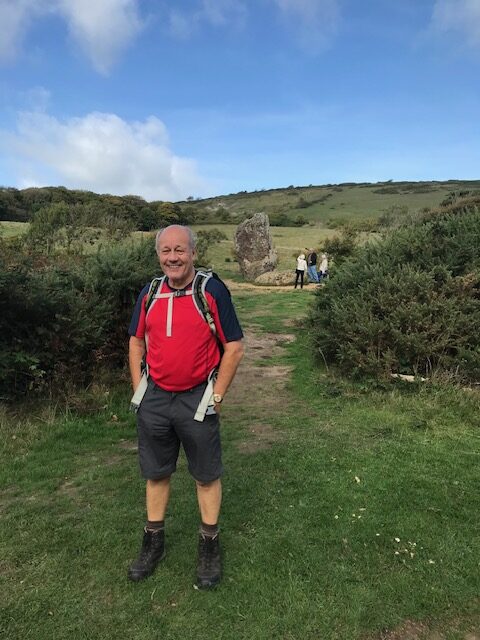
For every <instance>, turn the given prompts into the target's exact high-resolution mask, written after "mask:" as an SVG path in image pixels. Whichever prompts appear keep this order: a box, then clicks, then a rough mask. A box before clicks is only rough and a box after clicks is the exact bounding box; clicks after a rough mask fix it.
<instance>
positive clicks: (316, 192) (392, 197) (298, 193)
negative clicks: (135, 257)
mask: <svg viewBox="0 0 480 640" xmlns="http://www.w3.org/2000/svg"><path fill="white" fill-rule="evenodd" d="M385 188H387V189H396V190H397V191H398V193H392V194H389V193H382V192H381V193H375V192H376V191H379V190H380V191H382V190H383V189H385ZM467 189H480V181H453V180H452V181H447V182H424V183H418V182H417V183H415V182H412V183H395V182H393V183H378V184H366V185H353V184H352V185H336V186H333V185H330V186H318V187H314V186H312V187H301V188H300V187H299V188H295V189H275V190H271V191H260V192H254V193H244V194H232V195H230V196H219V197H217V198H211V199H207V200H201V201H196V202H192V203H191V204H190V205H189V204H188V203H186V204H187V206H194V207H197V208H203V207H210V208H213V209H216V208H217V207H219V206H223V207H224V208H226V209H228V210H229V211H230V212H232V213H241V214H244V213H248V214H252V213H255V212H257V211H263V212H265V213H269V214H271V213H280V212H282V211H285V212H287V213H288V214H289V215H293V217H295V216H296V215H297V214H298V215H303V216H304V217H305V218H306V219H307V220H309V221H311V222H317V223H320V224H325V223H327V222H328V221H333V220H339V221H346V220H356V219H366V218H373V219H375V218H378V217H379V215H380V214H381V213H382V212H383V211H385V210H386V209H388V208H390V207H391V206H394V205H398V206H406V207H408V208H409V210H410V211H416V210H418V209H421V208H423V207H436V206H438V205H439V204H440V202H441V201H442V200H443V199H444V198H445V197H446V195H447V194H448V193H450V192H451V191H460V190H467ZM422 191H425V192H422ZM300 197H302V198H303V199H304V200H305V201H307V203H312V204H311V206H308V207H307V208H300V209H299V208H298V207H297V204H298V200H299V198H300ZM319 199H323V201H321V202H315V200H319ZM182 204H185V203H182Z"/></svg>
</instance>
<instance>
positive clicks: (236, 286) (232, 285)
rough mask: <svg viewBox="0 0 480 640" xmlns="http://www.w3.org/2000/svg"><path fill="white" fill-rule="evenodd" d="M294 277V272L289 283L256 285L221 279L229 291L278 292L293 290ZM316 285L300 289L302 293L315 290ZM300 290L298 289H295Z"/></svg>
mask: <svg viewBox="0 0 480 640" xmlns="http://www.w3.org/2000/svg"><path fill="white" fill-rule="evenodd" d="M294 279H295V274H293V275H292V284H289V285H278V286H277V285H268V284H266V285H263V284H262V285H258V284H252V283H251V282H236V281H235V280H223V281H224V282H225V284H226V285H227V287H228V288H229V289H230V291H232V292H235V291H248V292H249V293H265V291H277V292H279V293H281V292H284V291H293V290H294V289H293V281H294ZM315 289H316V287H315V286H313V285H306V286H305V288H304V289H302V291H303V292H304V293H308V292H310V293H311V292H313V291H315ZM297 291H298V292H300V289H297Z"/></svg>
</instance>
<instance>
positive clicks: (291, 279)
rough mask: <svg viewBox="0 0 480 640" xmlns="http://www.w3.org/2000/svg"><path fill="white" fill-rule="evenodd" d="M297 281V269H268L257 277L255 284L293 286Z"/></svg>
mask: <svg viewBox="0 0 480 640" xmlns="http://www.w3.org/2000/svg"><path fill="white" fill-rule="evenodd" d="M294 283H295V271H293V270H290V271H268V272H267V273H262V275H261V276H258V278H255V284H263V285H267V284H268V285H270V286H274V287H284V286H288V285H290V286H292V287H293V285H294Z"/></svg>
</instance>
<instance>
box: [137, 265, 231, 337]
mask: <svg viewBox="0 0 480 640" xmlns="http://www.w3.org/2000/svg"><path fill="white" fill-rule="evenodd" d="M165 278H166V276H161V277H160V278H154V279H153V280H152V282H151V283H150V288H149V289H148V293H147V296H146V299H145V315H147V314H148V312H149V310H150V309H151V307H152V304H153V303H154V302H155V299H156V297H160V296H161V297H167V298H176V297H180V296H185V295H192V297H193V303H194V305H195V307H196V309H197V311H198V313H199V314H200V315H201V316H202V318H203V319H204V320H205V322H206V323H207V324H208V326H209V327H210V331H211V332H212V333H213V335H214V336H215V337H216V336H217V328H216V327H215V322H214V320H213V316H212V313H211V311H210V307H209V306H208V300H207V296H206V294H205V288H206V286H207V282H208V281H209V280H210V278H215V279H216V280H218V281H219V282H221V280H220V278H219V277H218V275H217V274H216V273H215V272H214V271H212V270H211V269H205V270H201V269H198V270H196V271H195V277H194V279H193V282H192V289H191V290H188V291H185V290H184V289H180V290H179V291H171V292H168V293H163V294H158V293H157V292H158V291H161V290H162V286H163V283H164V282H165ZM227 291H228V289H227ZM229 293H230V292H229ZM218 342H219V344H220V345H221V343H220V340H219V341H218ZM220 348H222V347H220Z"/></svg>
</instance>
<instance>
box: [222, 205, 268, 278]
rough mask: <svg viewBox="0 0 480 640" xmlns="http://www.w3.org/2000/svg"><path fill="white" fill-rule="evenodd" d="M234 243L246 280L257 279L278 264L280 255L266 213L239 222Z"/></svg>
mask: <svg viewBox="0 0 480 640" xmlns="http://www.w3.org/2000/svg"><path fill="white" fill-rule="evenodd" d="M233 243H234V247H235V253H236V256H237V260H238V264H239V266H240V271H241V273H242V275H243V277H244V278H245V279H246V280H255V278H257V277H258V276H259V275H261V274H262V273H267V272H268V271H273V270H274V269H275V267H276V266H277V262H278V256H277V252H276V250H275V248H274V246H273V240H272V234H271V233H270V223H269V220H268V216H267V215H266V214H265V213H256V214H255V215H254V216H253V218H248V220H245V221H244V222H242V223H241V224H239V225H238V227H237V230H236V231H235V237H234V239H233Z"/></svg>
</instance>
